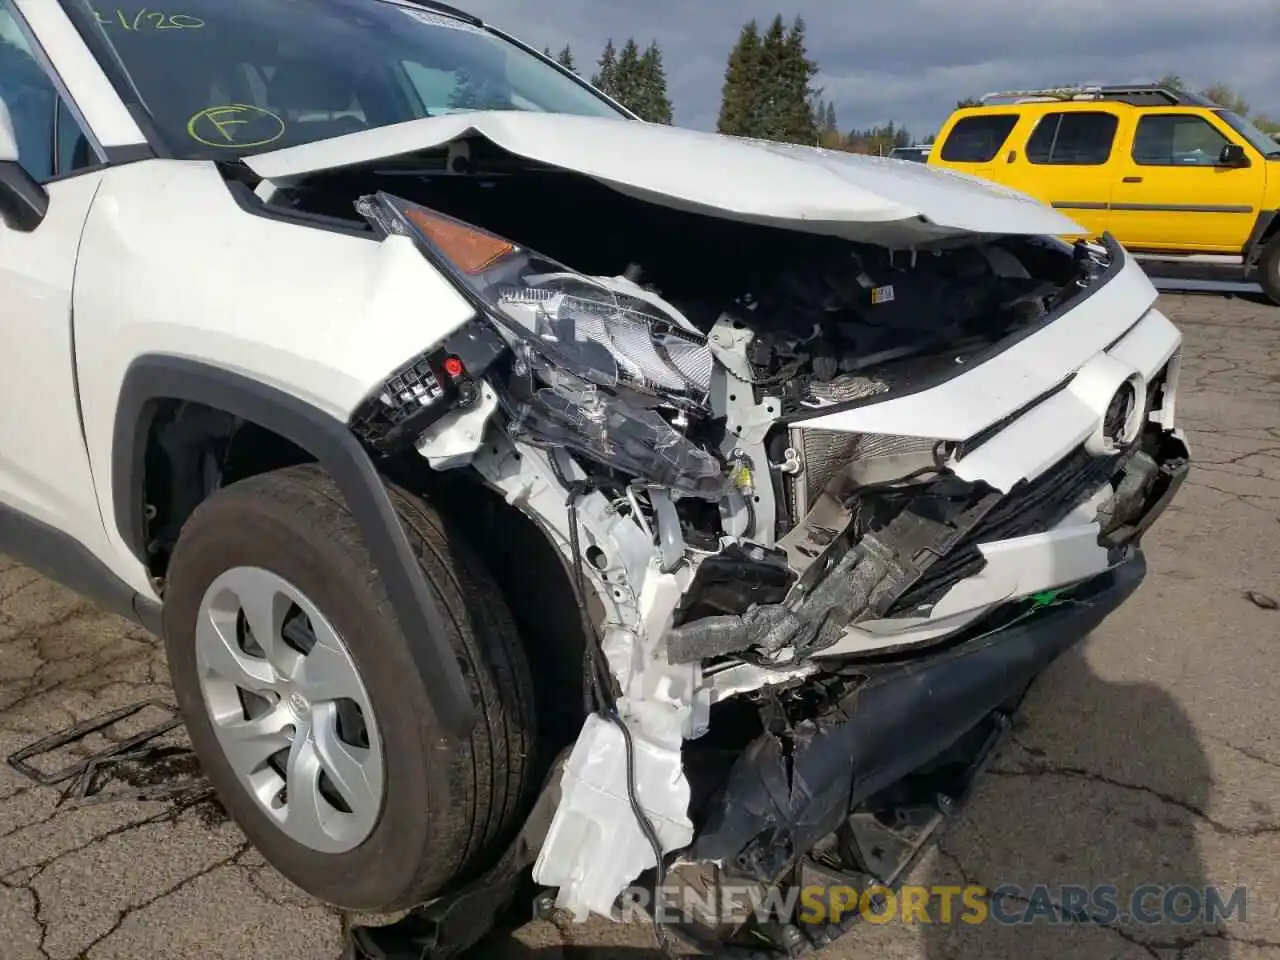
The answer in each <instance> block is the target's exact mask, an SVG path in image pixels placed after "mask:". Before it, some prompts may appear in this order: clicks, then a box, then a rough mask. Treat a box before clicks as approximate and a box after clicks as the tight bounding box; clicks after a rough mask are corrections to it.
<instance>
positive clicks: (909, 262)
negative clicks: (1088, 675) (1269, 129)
mask: <svg viewBox="0 0 1280 960" xmlns="http://www.w3.org/2000/svg"><path fill="white" fill-rule="evenodd" d="M358 210H359V211H360V213H361V214H362V215H363V216H364V217H365V218H366V219H367V220H368V221H369V222H370V223H371V224H373V226H374V227H375V229H376V230H378V231H379V232H380V233H381V235H383V236H384V237H404V238H408V239H410V240H411V241H412V242H413V243H415V244H417V245H418V247H419V248H420V249H421V250H422V251H423V252H424V253H425V254H426V255H427V256H428V257H429V258H430V259H431V261H432V262H433V264H434V265H435V266H436V267H437V268H438V269H440V270H441V271H443V272H444V273H445V274H446V275H448V276H450V277H451V278H453V280H454V281H455V283H456V285H457V287H458V288H459V289H460V290H461V291H463V292H464V294H465V295H466V296H468V297H469V298H470V299H471V301H472V303H473V305H474V306H475V309H476V313H477V319H476V320H475V321H473V323H472V324H470V325H469V326H468V327H467V328H465V329H463V330H460V331H457V332H455V333H454V334H453V335H452V336H451V337H450V338H449V339H448V340H447V341H446V342H444V343H442V344H440V345H438V346H437V347H436V348H434V349H433V350H432V351H431V352H429V353H427V354H424V355H423V356H422V357H419V358H415V359H414V361H413V362H412V363H410V364H408V365H407V366H406V367H405V368H404V369H403V370H401V371H398V372H397V373H396V374H395V375H394V376H393V377H391V378H389V379H388V381H387V383H386V385H385V386H384V388H383V389H382V390H381V391H380V392H379V393H378V394H377V395H375V396H374V397H372V398H371V399H370V400H369V402H368V403H367V404H366V405H365V407H364V408H363V409H362V410H361V411H360V412H359V413H358V415H357V417H356V418H355V419H354V420H353V429H355V430H356V432H357V433H358V434H359V435H360V436H361V439H362V440H364V441H365V442H366V444H368V445H370V446H371V447H374V448H387V447H389V446H392V445H395V444H412V445H414V446H415V447H416V449H417V452H418V454H420V455H421V456H422V457H423V458H425V459H426V460H427V461H428V462H429V463H430V464H431V466H433V467H434V468H436V469H440V470H444V469H458V468H466V469H469V470H473V471H474V472H475V473H476V474H477V475H478V476H479V477H480V478H481V479H482V480H483V482H484V483H485V484H486V485H487V486H489V487H490V488H492V489H494V490H496V491H498V492H500V493H501V495H502V496H503V497H504V498H505V499H506V501H507V502H508V503H510V504H512V505H514V506H516V507H517V508H519V509H520V510H521V511H523V512H524V513H525V514H526V515H527V516H529V517H530V518H532V519H533V520H534V521H535V522H536V523H537V525H538V526H539V528H540V529H541V530H542V531H543V532H544V533H545V534H546V536H547V537H548V538H549V539H550V540H551V542H552V543H553V544H554V545H555V547H556V548H557V549H558V550H559V551H560V553H561V554H562V556H563V557H564V559H565V563H566V566H567V567H568V568H569V569H570V570H572V572H573V579H574V581H575V583H576V585H577V588H578V590H579V591H580V593H581V600H582V603H583V607H584V610H591V611H594V616H593V618H592V619H593V622H592V628H593V630H594V632H595V635H596V636H597V638H598V646H596V647H594V648H593V649H592V650H589V651H588V663H587V666H586V675H587V676H588V677H589V678H590V679H589V683H588V686H589V687H590V688H592V689H593V690H594V700H593V703H594V707H595V710H596V712H595V713H592V714H591V715H590V716H588V718H587V721H586V723H585V725H584V727H583V728H582V730H581V733H580V734H579V736H578V738H577V741H576V743H575V744H574V746H573V748H572V750H571V752H570V753H569V756H568V758H567V761H566V762H565V764H564V769H563V776H562V778H561V780H560V783H559V789H560V794H559V801H558V805H557V806H556V808H555V812H554V816H553V817H552V818H551V821H550V824H549V826H548V827H547V829H546V833H545V837H542V838H541V842H540V848H539V849H538V853H537V860H536V863H535V864H534V869H533V875H534V878H535V880H536V881H537V882H538V883H539V884H542V885H544V886H546V887H551V888H555V889H556V890H557V894H556V902H557V904H558V906H560V907H562V908H564V909H567V910H570V911H573V912H574V913H575V914H577V915H579V916H582V915H585V914H587V913H591V912H594V913H598V914H602V915H605V916H613V915H615V913H616V908H617V905H618V899H619V896H620V894H622V893H623V891H624V890H625V889H626V888H627V887H628V886H629V885H630V884H632V883H634V882H635V881H636V880H637V878H639V877H641V876H642V875H646V876H652V874H651V871H654V870H655V869H657V871H658V873H659V874H661V873H662V871H663V870H664V869H665V868H666V867H667V866H670V865H671V863H672V862H676V863H680V864H684V865H687V866H690V867H692V868H694V869H695V870H696V869H698V868H699V866H702V867H707V866H709V865H710V866H714V868H715V869H716V870H718V871H721V872H723V873H724V874H725V875H727V876H731V877H738V878H742V879H743V880H744V881H748V882H754V883H760V884H765V885H776V884H785V883H789V882H796V877H797V876H799V874H798V873H797V871H803V870H809V871H814V870H818V871H819V872H821V871H822V870H827V871H832V870H834V871H835V872H836V874H838V875H841V876H848V875H853V874H858V875H860V876H862V877H863V878H864V880H865V879H870V880H871V881H874V882H893V881H894V880H895V879H897V878H898V877H900V876H901V872H902V870H904V869H905V868H906V866H907V865H908V864H909V862H910V861H911V855H912V851H914V850H916V848H917V847H918V843H917V842H916V841H913V840H902V841H901V843H900V844H899V846H900V847H901V851H902V856H901V857H899V858H898V860H897V861H895V863H893V864H891V863H888V862H887V861H885V862H873V860H872V859H868V855H867V851H869V850H871V849H873V848H874V849H879V850H880V851H881V853H882V854H883V852H884V850H886V849H890V848H892V846H893V845H892V843H890V841H889V840H887V839H886V838H885V836H884V834H885V831H886V830H888V831H889V832H890V833H892V832H893V831H895V830H897V831H898V832H899V833H900V834H901V833H902V831H901V830H899V828H900V827H901V828H903V829H905V827H904V824H903V823H898V822H895V824H894V825H892V827H886V826H885V823H884V820H883V818H882V817H881V818H880V819H877V816H878V810H879V808H884V809H889V808H893V809H895V810H897V811H899V817H901V811H902V810H905V809H908V808H910V807H911V804H910V803H906V802H905V801H902V800H901V798H898V799H894V797H895V796H896V795H895V794H894V791H895V790H900V789H902V785H903V784H909V783H911V782H912V777H913V776H919V775H920V774H921V771H930V770H934V771H936V770H940V769H943V768H945V767H947V766H948V764H950V765H951V766H955V764H956V763H957V762H958V761H956V760H955V758H954V757H952V756H951V754H953V753H955V752H956V751H960V752H961V753H963V752H964V751H965V749H966V745H974V744H976V745H977V746H975V747H974V749H973V750H971V751H969V754H970V755H969V757H968V760H966V761H965V762H964V763H961V764H960V766H962V767H963V768H964V769H965V770H966V771H968V770H971V769H972V768H973V767H974V766H975V765H976V764H977V762H978V760H977V758H979V757H980V756H981V755H983V754H984V752H985V747H983V746H982V745H984V744H988V741H989V734H990V733H991V732H992V731H993V730H995V729H997V728H998V727H999V724H1000V722H1001V718H1002V717H1004V716H1005V715H1006V712H1007V710H1008V709H1010V707H1011V705H1012V704H1014V703H1016V701H1017V699H1018V698H1019V697H1020V696H1021V695H1022V693H1023V691H1024V690H1025V689H1026V687H1027V686H1028V685H1029V684H1030V683H1031V681H1032V680H1033V679H1034V677H1035V676H1036V675H1037V674H1038V673H1039V672H1040V671H1041V670H1042V669H1043V668H1044V667H1045V666H1046V665H1047V664H1048V663H1049V662H1051V661H1052V659H1053V658H1054V657H1055V656H1057V655H1058V654H1059V653H1061V652H1062V651H1063V650H1064V649H1066V648H1067V647H1069V646H1070V645H1072V644H1074V643H1076V642H1077V641H1079V640H1080V639H1081V638H1083V637H1084V636H1085V635H1086V634H1087V633H1088V632H1089V631H1090V630H1091V629H1093V628H1094V627H1095V626H1096V625H1097V624H1098V623H1099V622H1101V620H1102V619H1103V618H1104V617H1105V616H1106V615H1107V614H1108V613H1109V612H1110V611H1111V610H1112V609H1114V608H1115V607H1116V606H1117V605H1118V604H1119V603H1121V602H1123V600H1124V599H1125V598H1127V597H1128V595H1129V594H1130V593H1132V591H1133V589H1135V588H1136V586H1137V584H1138V583H1139V582H1140V580H1141V578H1142V575H1143V573H1144V571H1145V566H1144V562H1143V559H1142V554H1141V550H1140V547H1139V545H1138V544H1139V540H1140V537H1141V535H1142V533H1143V532H1144V531H1145V530H1146V528H1147V527H1148V526H1149V525H1150V524H1151V523H1152V522H1153V521H1154V519H1155V518H1156V517H1157V516H1158V515H1159V514H1160V512H1161V511H1162V510H1163V509H1164V506H1165V505H1166V504H1167V503H1168V502H1169V500H1170V498H1171V497H1172V496H1173V494H1174V493H1175V491H1176V490H1177V488H1178V485H1179V484H1180V483H1181V482H1182V479H1183V478H1184V477H1185V475H1186V472H1187V470H1188V468H1189V454H1188V451H1187V448H1186V445H1185V442H1184V439H1183V437H1182V435H1181V433H1180V432H1179V431H1178V430H1177V429H1176V428H1175V425H1174V398H1175V395H1176V388H1177V377H1178V368H1179V356H1178V348H1179V345H1180V336H1179V334H1178V332H1177V331H1176V329H1175V328H1174V327H1173V326H1172V324H1170V323H1169V321H1168V320H1167V319H1166V318H1165V317H1164V316H1163V315H1162V314H1160V313H1159V311H1157V310H1155V309H1154V308H1153V306H1152V305H1153V302H1154V299H1155V293H1154V290H1153V289H1152V288H1151V285H1150V283H1149V282H1148V281H1147V280H1146V278H1145V277H1144V276H1143V275H1142V274H1141V271H1140V270H1138V268H1137V267H1136V266H1134V265H1133V263H1132V261H1130V260H1129V258H1128V257H1127V256H1126V255H1125V254H1124V252H1123V251H1121V250H1120V249H1119V247H1118V246H1116V245H1115V244H1114V242H1112V241H1110V240H1109V239H1108V240H1107V242H1106V244H1105V245H1104V246H1102V247H1095V246H1092V245H1088V244H1084V243H1081V244H1077V245H1075V246H1074V247H1070V246H1067V245H1066V244H1060V243H1058V242H1056V241H1048V240H1040V239H1036V238H1028V237H995V238H992V237H978V236H974V237H971V238H968V239H967V240H965V241H963V242H961V241H956V240H955V239H954V238H952V239H950V240H948V241H947V242H945V243H940V244H939V245H937V246H935V247H933V248H925V249H906V250H889V249H887V248H883V247H878V246H873V245H863V244H858V243H855V242H847V241H842V242H840V243H839V244H832V245H830V246H829V247H825V248H823V250H824V252H823V253H822V254H821V255H816V256H813V257H809V258H807V259H805V260H803V261H796V260H792V261H789V262H786V263H779V264H777V265H776V269H772V270H759V269H757V270H755V271H754V272H753V273H752V275H751V277H750V283H749V284H748V286H747V288H745V289H742V290H739V291H738V292H737V293H735V294H733V295H731V296H723V295H721V294H720V293H719V292H717V293H716V295H711V294H708V295H707V296H705V297H699V296H697V295H696V292H695V293H690V292H689V290H688V289H687V288H685V287H682V288H680V289H679V290H678V291H668V290H666V289H665V288H664V289H662V290H661V292H660V288H661V287H662V281H661V277H658V278H654V279H653V280H651V279H650V278H649V277H648V276H647V275H646V273H645V272H644V271H643V270H642V269H640V268H636V267H633V268H631V269H628V270H627V271H625V272H624V273H622V274H621V275H618V276H600V275H593V276H587V275H584V274H581V273H579V272H576V271H575V270H573V269H572V268H569V267H566V266H563V265H561V264H560V263H558V262H556V261H554V260H552V259H550V258H549V257H545V256H542V255H540V254H538V253H534V252H532V251H530V250H527V249H525V248H523V247H521V246H519V245H518V244H516V243H515V242H512V241H509V240H506V239H504V238H503V237H500V236H497V235H494V234H492V233H489V232H488V231H486V230H483V229H480V228H478V227H475V226H473V225H471V224H470V223H467V222H463V221H461V220H458V219H454V218H453V217H450V216H447V215H445V214H443V213H440V212H439V211H437V210H435V209H432V208H428V207H426V206H423V205H420V204H416V203H412V202H409V201H406V200H404V199H401V198H400V197H398V196H393V195H390V194H387V193H377V194H369V195H366V196H364V197H363V198H362V199H361V200H360V202H359V204H358ZM707 269H708V270H714V268H713V267H709V268H707ZM709 286H711V287H714V286H715V285H714V284H712V283H709ZM956 755H957V756H958V755H959V754H956ZM949 757H950V759H948V758H949ZM920 782H921V783H928V784H930V786H929V787H928V789H927V790H926V791H925V793H926V794H929V791H932V790H935V789H936V784H935V783H934V781H932V780H929V779H928V778H927V777H926V778H925V779H923V780H921V781H920ZM936 796H937V792H934V793H933V794H929V795H928V796H926V798H925V801H924V805H925V806H930V805H931V804H932V807H931V809H932V808H933V807H936V806H937V804H936V802H935V800H936ZM891 801H892V802H891ZM913 802H914V801H913ZM943 806H944V807H945V804H944V805H943ZM908 826H909V825H908ZM868 831H870V833H868ZM906 832H907V833H908V834H910V832H911V831H910V830H907V831H906ZM873 834H874V835H876V836H880V840H879V841H878V842H876V843H870V842H869V841H868V842H862V841H866V840H867V838H868V837H869V836H871V835H873ZM860 838H861V839H860ZM886 844H888V846H886ZM859 851H862V852H861V853H859ZM873 859H874V858H873ZM882 859H883V858H882ZM890 859H893V858H892V857H890ZM895 864H896V865H895ZM842 871H843V873H842ZM826 935H827V934H825V933H819V934H815V936H819V937H820V936H826ZM782 940H784V941H785V940H786V936H783V937H782Z"/></svg>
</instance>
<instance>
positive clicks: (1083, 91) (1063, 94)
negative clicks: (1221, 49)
mask: <svg viewBox="0 0 1280 960" xmlns="http://www.w3.org/2000/svg"><path fill="white" fill-rule="evenodd" d="M993 100H1012V101H1013V102H1014V103H1015V104H1019V103H1063V102H1086V103H1087V102H1096V101H1099V100H1102V101H1108V102H1112V103H1127V104H1129V105H1130V106H1133V107H1217V106H1218V104H1216V103H1214V102H1213V101H1212V100H1209V99H1207V98H1205V97H1202V96H1200V95H1199V94H1198V93H1191V92H1190V91H1188V90H1170V89H1168V88H1167V87H1162V86H1160V85H1158V84H1126V85H1115V86H1083V87H1049V88H1046V89H1043V90H1003V91H998V92H995V93H988V94H987V95H985V96H984V97H983V98H982V100H981V104H982V106H991V102H992V101H993Z"/></svg>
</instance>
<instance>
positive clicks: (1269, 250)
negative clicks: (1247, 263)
mask: <svg viewBox="0 0 1280 960" xmlns="http://www.w3.org/2000/svg"><path fill="white" fill-rule="evenodd" d="M1258 282H1259V283H1260V284H1262V292H1263V293H1265V294H1266V295H1267V299H1268V300H1270V301H1271V302H1272V303H1274V304H1277V305H1280V233H1277V234H1276V235H1275V236H1274V237H1272V238H1271V239H1270V240H1268V241H1267V245H1266V246H1265V247H1263V248H1262V256H1260V257H1259V258H1258Z"/></svg>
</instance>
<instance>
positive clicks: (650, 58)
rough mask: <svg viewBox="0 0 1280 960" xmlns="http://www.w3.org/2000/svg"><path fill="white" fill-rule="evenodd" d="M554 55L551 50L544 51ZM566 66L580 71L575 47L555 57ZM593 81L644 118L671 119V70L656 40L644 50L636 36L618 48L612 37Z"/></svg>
mask: <svg viewBox="0 0 1280 960" xmlns="http://www.w3.org/2000/svg"><path fill="white" fill-rule="evenodd" d="M542 52H543V53H544V54H545V55H546V56H548V57H550V56H551V50H550V49H549V48H548V49H545V50H543V51H542ZM553 59H555V60H556V61H557V62H558V63H559V64H560V65H561V66H562V67H565V68H566V69H569V70H572V71H573V72H574V73H578V66H577V64H576V63H575V62H574V59H573V51H572V50H571V49H570V48H569V47H568V45H566V46H565V47H564V49H562V50H561V51H560V52H559V53H558V54H556V55H555V57H554V58H553ZM596 67H597V69H596V72H595V73H594V74H592V76H591V85H592V86H593V87H595V88H596V89H597V90H600V91H601V92H603V93H606V94H608V95H609V96H610V97H612V98H613V99H614V100H616V101H618V103H620V104H622V105H623V106H624V107H626V108H627V109H628V110H630V111H631V112H632V113H634V114H635V115H636V116H638V117H640V119H642V120H648V121H649V122H650V123H670V122H671V98H670V97H669V96H668V95H667V71H666V68H665V67H664V66H663V64H662V50H661V49H660V48H659V47H658V44H657V43H656V42H651V43H650V44H649V46H647V47H646V48H645V49H644V52H643V53H642V52H641V51H640V45H639V44H638V43H636V41H635V38H633V37H628V38H627V41H626V42H625V43H624V44H623V45H622V49H621V50H618V49H617V48H615V47H614V45H613V39H612V38H610V39H609V41H608V42H607V43H606V44H605V47H604V52H603V53H601V54H600V59H599V60H598V61H597V62H596Z"/></svg>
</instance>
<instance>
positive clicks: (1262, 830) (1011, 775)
mask: <svg viewBox="0 0 1280 960" xmlns="http://www.w3.org/2000/svg"><path fill="white" fill-rule="evenodd" d="M987 773H988V774H990V775H991V776H993V777H1005V778H1008V779H1018V778H1023V779H1034V778H1036V777H1065V778H1067V779H1070V780H1085V781H1089V782H1091V783H1100V784H1103V785H1105V786H1108V787H1112V788H1114V789H1116V790H1126V791H1129V792H1131V793H1142V794H1146V795H1147V796H1149V797H1154V798H1155V799H1156V800H1159V801H1160V802H1161V803H1166V804H1168V805H1169V806H1172V807H1177V808H1178V809H1179V810H1182V811H1185V812H1186V813H1188V814H1190V815H1191V816H1192V817H1194V818H1195V819H1197V820H1199V821H1201V822H1202V823H1205V824H1207V825H1208V826H1209V827H1210V828H1211V829H1212V830H1213V831H1214V832H1215V833H1219V834H1222V835H1223V836H1228V837H1235V838H1237V839H1242V840H1246V839H1250V838H1254V837H1265V836H1269V835H1272V834H1277V835H1280V823H1277V824H1272V823H1266V824H1260V825H1258V826H1255V827H1230V826H1227V825H1226V824H1225V823H1222V822H1221V821H1219V820H1215V819H1214V818H1213V817H1211V816H1210V815H1209V814H1208V812H1206V811H1205V810H1203V809H1201V808H1200V807H1198V806H1196V805H1195V804H1193V803H1189V802H1187V801H1186V800H1183V799H1181V798H1180V797H1175V796H1174V795H1173V794H1171V793H1165V792H1164V791H1163V790H1157V789H1156V788H1155V787H1150V786H1147V785H1146V784H1141V783H1126V782H1125V781H1123V780H1116V779H1115V778H1114V777H1108V776H1105V775H1104V774H1101V773H1096V772H1094V771H1092V770H1085V769H1083V768H1081V767H1068V766H1061V765H1059V764H1053V763H1045V762H1043V761H1031V762H1027V763H1024V764H1023V765H1022V766H1020V767H990V768H988V770H987Z"/></svg>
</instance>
